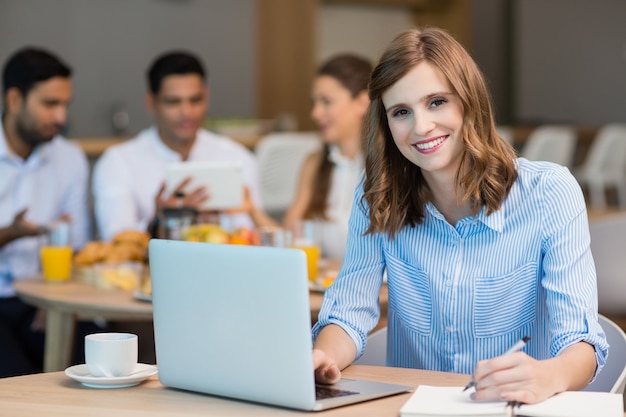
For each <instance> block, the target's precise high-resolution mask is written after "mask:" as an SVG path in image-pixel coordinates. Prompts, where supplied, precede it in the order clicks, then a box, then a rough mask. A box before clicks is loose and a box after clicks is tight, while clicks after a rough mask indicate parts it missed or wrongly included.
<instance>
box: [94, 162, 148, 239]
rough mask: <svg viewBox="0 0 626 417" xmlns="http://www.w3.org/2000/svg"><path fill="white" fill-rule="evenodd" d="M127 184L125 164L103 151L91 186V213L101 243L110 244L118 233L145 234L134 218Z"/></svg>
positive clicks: (127, 173)
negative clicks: (136, 232) (129, 231)
mask: <svg viewBox="0 0 626 417" xmlns="http://www.w3.org/2000/svg"><path fill="white" fill-rule="evenodd" d="M131 182H132V181H131V173H130V171H129V170H128V168H127V165H126V163H125V161H123V160H122V158H120V157H119V156H118V155H116V154H115V153H113V152H110V151H106V152H105V153H104V154H103V155H102V156H101V157H100V159H99V160H98V162H97V163H96V165H95V167H94V171H93V182H92V189H93V196H94V213H95V217H96V223H97V225H98V232H99V234H100V238H101V239H102V240H107V241H108V240H111V239H112V238H113V236H114V235H115V234H116V233H118V232H120V231H122V230H127V229H136V230H146V228H147V226H148V225H147V224H146V222H145V221H142V220H141V219H140V218H139V215H138V214H137V213H138V210H139V209H138V207H137V206H136V203H135V196H134V193H133V190H132V189H131V188H130V183H131Z"/></svg>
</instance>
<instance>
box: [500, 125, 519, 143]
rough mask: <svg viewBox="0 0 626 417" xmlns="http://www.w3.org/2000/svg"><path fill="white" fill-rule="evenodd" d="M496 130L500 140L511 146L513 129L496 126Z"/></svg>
mask: <svg viewBox="0 0 626 417" xmlns="http://www.w3.org/2000/svg"><path fill="white" fill-rule="evenodd" d="M496 130H497V131H498V134H499V135H500V136H501V137H502V139H504V140H505V142H508V143H509V144H511V145H513V144H514V140H513V139H514V137H515V135H514V133H513V127H511V126H503V125H498V126H496Z"/></svg>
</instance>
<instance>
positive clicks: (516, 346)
mask: <svg viewBox="0 0 626 417" xmlns="http://www.w3.org/2000/svg"><path fill="white" fill-rule="evenodd" d="M529 340H530V336H524V337H522V339H521V340H519V341H518V342H517V343H515V344H514V345H513V346H511V347H510V348H509V349H508V350H507V351H506V352H504V353H503V354H502V356H504V355H510V354H511V353H515V352H517V351H518V350H520V349H521V348H523V347H524V346H526V343H528V341H529ZM474 385H476V382H474V377H473V376H472V379H471V381H470V382H468V383H467V385H466V386H465V388H463V391H467V390H468V389H470V388H471V387H473V386H474Z"/></svg>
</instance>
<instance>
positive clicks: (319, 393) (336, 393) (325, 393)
mask: <svg viewBox="0 0 626 417" xmlns="http://www.w3.org/2000/svg"><path fill="white" fill-rule="evenodd" d="M355 394H358V392H354V391H348V390H343V389H337V388H330V387H328V386H326V385H315V398H316V399H318V400H323V399H325V398H335V397H345V396H346V395H355Z"/></svg>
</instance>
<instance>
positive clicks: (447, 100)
mask: <svg viewBox="0 0 626 417" xmlns="http://www.w3.org/2000/svg"><path fill="white" fill-rule="evenodd" d="M382 100H383V103H384V105H385V112H386V115H387V120H388V123H389V129H390V131H391V134H392V136H393V140H394V142H395V144H396V146H397V147H398V150H399V151H400V152H401V153H402V155H404V157H405V158H407V159H408V160H409V161H411V162H412V163H414V164H415V165H417V166H418V167H420V168H421V170H422V173H423V175H424V178H426V180H427V181H429V178H434V177H435V176H439V175H445V177H446V178H452V179H453V178H454V177H455V176H456V173H457V170H458V168H459V165H460V163H461V158H462V154H463V150H464V144H463V138H462V128H463V105H462V104H461V101H460V99H459V97H458V96H457V95H456V94H455V92H454V90H453V89H452V87H451V85H450V83H449V82H448V80H447V79H446V77H445V76H444V75H443V73H442V72H441V71H440V70H439V69H438V68H436V67H434V66H433V65H431V64H429V63H428V62H426V61H422V62H421V63H419V64H418V65H416V66H415V67H414V68H413V69H411V70H410V71H409V72H408V73H407V74H406V75H405V76H404V77H402V78H401V79H400V80H399V81H398V82H396V83H395V84H394V85H392V86H391V87H390V88H389V89H388V90H387V91H385V92H384V93H383V95H382Z"/></svg>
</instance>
